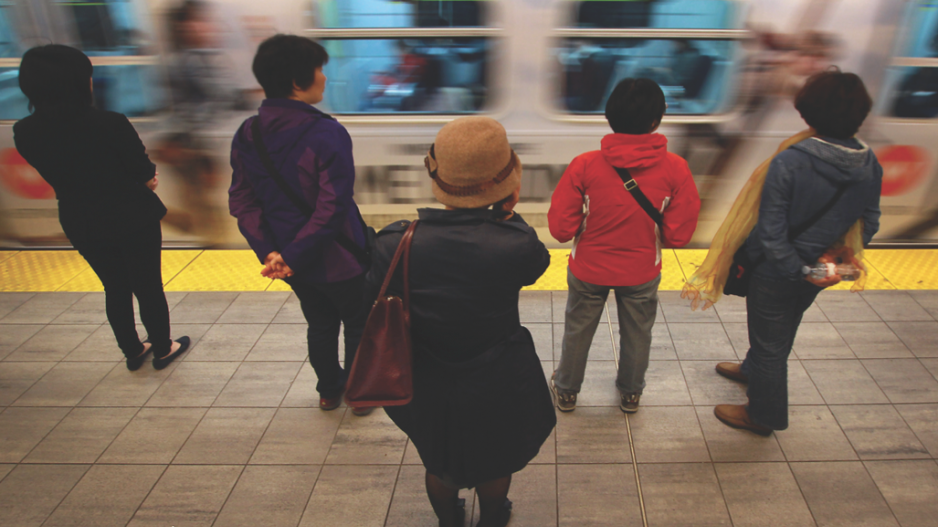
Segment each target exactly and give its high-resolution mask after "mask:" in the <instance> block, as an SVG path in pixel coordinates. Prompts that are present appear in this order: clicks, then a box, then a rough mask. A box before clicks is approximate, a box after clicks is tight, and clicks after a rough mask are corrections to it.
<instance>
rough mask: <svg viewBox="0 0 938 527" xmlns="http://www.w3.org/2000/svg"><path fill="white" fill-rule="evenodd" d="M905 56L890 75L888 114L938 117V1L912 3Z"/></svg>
mask: <svg viewBox="0 0 938 527" xmlns="http://www.w3.org/2000/svg"><path fill="white" fill-rule="evenodd" d="M903 27H904V28H906V29H907V30H906V31H901V32H900V33H899V34H901V35H903V36H905V42H904V43H903V45H902V46H901V48H900V54H901V56H899V57H896V58H894V59H893V65H892V67H891V68H890V69H889V71H888V73H887V76H886V86H887V89H886V90H884V93H885V94H886V100H885V101H884V104H883V105H882V107H884V108H885V113H886V115H889V116H891V117H900V118H905V119H934V118H936V117H938V1H935V0H919V1H918V2H914V3H912V4H911V5H910V6H909V9H908V11H907V12H906V18H905V22H904V24H903Z"/></svg>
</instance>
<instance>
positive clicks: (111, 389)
mask: <svg viewBox="0 0 938 527" xmlns="http://www.w3.org/2000/svg"><path fill="white" fill-rule="evenodd" d="M178 365H179V363H175V362H174V363H172V364H170V365H169V366H167V367H166V368H164V369H162V370H155V369H153V367H152V366H151V365H150V364H149V363H144V365H143V366H141V367H140V369H139V370H137V371H129V370H128V369H127V365H126V364H118V365H117V366H114V369H112V370H111V372H110V373H108V374H107V377H105V378H104V379H103V380H102V381H101V382H100V383H98V385H97V386H95V387H94V389H93V390H91V392H90V393H89V394H88V395H86V396H85V398H84V399H82V400H81V402H80V403H78V406H143V405H144V404H146V402H147V400H148V399H149V398H150V397H151V396H152V395H153V394H154V393H155V392H156V390H158V389H159V387H160V385H162V384H163V382H164V381H166V378H167V377H169V376H170V375H171V374H172V373H173V370H174V369H175V368H176V367H177V366H178Z"/></svg>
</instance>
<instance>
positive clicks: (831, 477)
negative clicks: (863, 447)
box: [791, 462, 899, 527]
mask: <svg viewBox="0 0 938 527" xmlns="http://www.w3.org/2000/svg"><path fill="white" fill-rule="evenodd" d="M791 470H792V472H793V473H794V474H795V479H796V480H797V481H798V486H799V487H800V488H801V493H802V494H803V495H804V497H805V500H806V501H807V502H808V508H810V509H811V514H812V515H813V516H814V520H815V521H816V522H817V526H818V527H834V526H837V527H840V526H848V525H849V526H850V527H898V526H899V523H898V522H896V518H895V516H893V514H892V512H891V511H890V510H889V507H888V506H887V505H886V502H885V501H883V497H882V495H881V494H880V493H879V490H878V489H877V488H876V485H875V484H874V483H873V480H871V479H870V476H869V474H867V472H866V469H865V468H864V467H863V464H862V463H860V462H847V463H791Z"/></svg>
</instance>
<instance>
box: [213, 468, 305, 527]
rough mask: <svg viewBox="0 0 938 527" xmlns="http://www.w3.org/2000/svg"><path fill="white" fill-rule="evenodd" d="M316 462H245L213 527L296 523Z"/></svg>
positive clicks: (245, 526) (302, 509)
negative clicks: (271, 464)
mask: <svg viewBox="0 0 938 527" xmlns="http://www.w3.org/2000/svg"><path fill="white" fill-rule="evenodd" d="M319 471H320V467H318V466H276V467H259V466H249V467H247V468H245V469H244V472H243V473H242V474H241V478H240V479H238V484H237V485H235V488H234V490H232V491H231V496H230V497H229V498H228V501H227V502H226V503H225V506H224V508H222V510H221V513H219V514H218V519H216V520H215V523H214V524H213V527H257V526H258V525H271V526H274V525H276V526H281V525H282V526H287V525H289V526H291V527H292V526H294V525H298V524H299V523H300V518H301V517H302V516H303V511H304V510H305V509H306V503H307V501H308V500H309V496H310V494H312V492H313V486H314V485H315V484H316V479H317V478H318V477H319Z"/></svg>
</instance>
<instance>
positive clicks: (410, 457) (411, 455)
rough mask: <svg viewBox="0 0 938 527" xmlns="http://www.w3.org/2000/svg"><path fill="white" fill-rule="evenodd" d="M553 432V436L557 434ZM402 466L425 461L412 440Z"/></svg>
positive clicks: (405, 451) (405, 452)
mask: <svg viewBox="0 0 938 527" xmlns="http://www.w3.org/2000/svg"><path fill="white" fill-rule="evenodd" d="M555 432H556V430H555V431H554V432H551V433H552V434H553V433H555ZM401 464H402V465H423V461H421V460H420V454H419V453H418V452H417V447H415V446H414V442H413V441H411V440H410V439H408V440H407V447H406V448H405V449H404V460H403V461H401Z"/></svg>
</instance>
